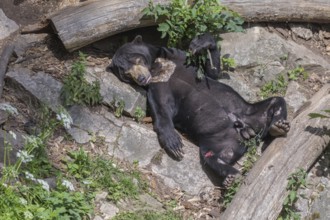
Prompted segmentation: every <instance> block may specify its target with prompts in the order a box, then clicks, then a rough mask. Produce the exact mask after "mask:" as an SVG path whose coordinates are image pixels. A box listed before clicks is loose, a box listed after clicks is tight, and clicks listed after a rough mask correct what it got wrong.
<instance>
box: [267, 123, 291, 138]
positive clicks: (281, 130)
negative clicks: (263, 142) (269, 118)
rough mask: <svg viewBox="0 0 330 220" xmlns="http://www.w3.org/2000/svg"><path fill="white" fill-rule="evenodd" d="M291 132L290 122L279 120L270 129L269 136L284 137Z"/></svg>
mask: <svg viewBox="0 0 330 220" xmlns="http://www.w3.org/2000/svg"><path fill="white" fill-rule="evenodd" d="M289 130H290V122H288V121H287V120H278V121H277V122H275V123H273V124H272V125H271V126H270V128H269V134H270V135H271V136H273V137H278V136H284V135H286V133H288V132H289Z"/></svg>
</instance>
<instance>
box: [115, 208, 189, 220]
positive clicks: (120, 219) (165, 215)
mask: <svg viewBox="0 0 330 220" xmlns="http://www.w3.org/2000/svg"><path fill="white" fill-rule="evenodd" d="M156 219H157V220H181V219H183V218H182V217H181V215H180V214H177V213H175V212H173V211H166V212H156V211H142V210H141V211H136V212H122V213H119V214H118V215H116V216H115V217H114V218H113V220H156Z"/></svg>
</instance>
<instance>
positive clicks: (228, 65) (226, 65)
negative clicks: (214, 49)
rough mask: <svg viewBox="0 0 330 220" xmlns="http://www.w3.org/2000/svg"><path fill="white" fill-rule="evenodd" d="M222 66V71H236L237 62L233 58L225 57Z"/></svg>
mask: <svg viewBox="0 0 330 220" xmlns="http://www.w3.org/2000/svg"><path fill="white" fill-rule="evenodd" d="M221 64H222V69H223V70H227V71H229V70H231V69H234V68H235V67H236V61H235V59H234V58H231V57H225V56H223V57H222V58H221Z"/></svg>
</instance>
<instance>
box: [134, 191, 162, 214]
mask: <svg viewBox="0 0 330 220" xmlns="http://www.w3.org/2000/svg"><path fill="white" fill-rule="evenodd" d="M139 200H140V201H141V202H142V204H143V205H144V206H145V207H150V208H151V209H154V210H157V211H163V210H164V208H163V204H162V203H160V202H158V200H156V199H155V198H153V197H152V196H150V195H149V194H142V195H139Z"/></svg>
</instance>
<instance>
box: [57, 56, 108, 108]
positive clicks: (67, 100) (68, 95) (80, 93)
mask: <svg viewBox="0 0 330 220" xmlns="http://www.w3.org/2000/svg"><path fill="white" fill-rule="evenodd" d="M85 63H86V57H85V55H84V54H83V53H81V52H80V53H79V60H78V61H76V62H75V63H73V65H72V69H71V73H70V74H69V75H68V76H67V77H65V78H64V82H63V83H64V84H63V87H62V90H61V99H62V101H63V104H64V105H65V106H70V105H73V104H80V105H89V106H92V105H96V104H99V103H100V102H101V101H102V96H101V95H100V83H99V82H98V81H94V82H93V83H92V84H89V83H88V82H87V81H86V79H85V78H84V74H85V72H86V64H85Z"/></svg>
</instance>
